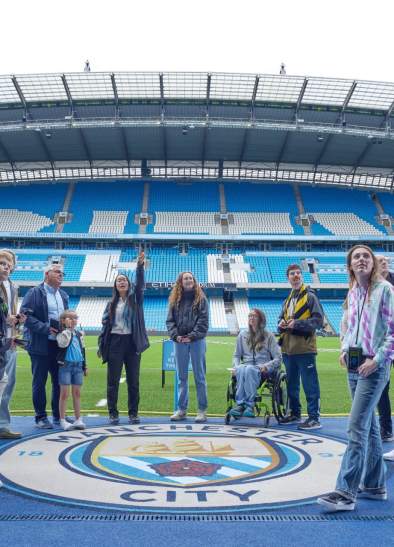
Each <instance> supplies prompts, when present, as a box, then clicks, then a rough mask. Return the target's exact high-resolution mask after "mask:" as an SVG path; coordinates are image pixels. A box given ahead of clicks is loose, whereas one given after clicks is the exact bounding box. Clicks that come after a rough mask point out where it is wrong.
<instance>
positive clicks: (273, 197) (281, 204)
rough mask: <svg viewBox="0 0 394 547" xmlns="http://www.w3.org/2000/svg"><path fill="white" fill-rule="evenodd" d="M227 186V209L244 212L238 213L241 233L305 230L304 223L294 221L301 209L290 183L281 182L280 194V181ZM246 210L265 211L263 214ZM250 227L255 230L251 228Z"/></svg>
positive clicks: (298, 231) (284, 232) (231, 211)
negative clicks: (299, 223)
mask: <svg viewBox="0 0 394 547" xmlns="http://www.w3.org/2000/svg"><path fill="white" fill-rule="evenodd" d="M224 188H225V195H226V204H227V211H228V212H229V213H241V214H240V215H239V216H238V215H237V219H238V220H237V224H238V223H239V224H241V226H242V232H241V233H267V234H269V233H273V234H275V233H276V234H281V233H282V234H300V235H302V234H303V233H304V232H303V229H302V227H301V226H299V225H298V224H296V223H295V218H296V217H297V216H298V209H297V204H296V200H295V196H294V192H293V188H292V187H291V185H289V184H282V185H280V194H278V185H273V184H250V183H246V182H240V183H225V184H224ZM279 195H280V198H279ZM245 213H264V216H259V215H250V216H249V215H247V214H245ZM235 218H236V215H234V219H235ZM251 227H252V231H251V232H249V231H248V230H249V229H250V228H251ZM257 227H258V231H257V232H256V231H255V229H257Z"/></svg>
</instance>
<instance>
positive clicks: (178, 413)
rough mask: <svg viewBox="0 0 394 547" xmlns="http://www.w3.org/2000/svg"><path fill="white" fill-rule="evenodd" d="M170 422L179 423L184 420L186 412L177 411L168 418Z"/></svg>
mask: <svg viewBox="0 0 394 547" xmlns="http://www.w3.org/2000/svg"><path fill="white" fill-rule="evenodd" d="M170 420H171V421H172V422H180V421H181V420H186V410H177V411H176V412H174V414H173V415H172V416H170Z"/></svg>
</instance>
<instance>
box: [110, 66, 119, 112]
mask: <svg viewBox="0 0 394 547" xmlns="http://www.w3.org/2000/svg"><path fill="white" fill-rule="evenodd" d="M111 83H112V91H113V92H114V97H115V118H119V117H120V115H119V114H120V111H119V96H118V88H117V87H116V82H115V74H114V73H112V74H111Z"/></svg>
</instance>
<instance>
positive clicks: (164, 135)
mask: <svg viewBox="0 0 394 547" xmlns="http://www.w3.org/2000/svg"><path fill="white" fill-rule="evenodd" d="M159 79H160V106H161V108H160V110H161V112H160V120H161V125H160V127H161V136H162V142H163V156H164V164H165V167H166V169H167V155H168V154H167V133H166V128H165V124H164V120H165V114H166V112H165V97H164V78H163V73H162V72H160V74H159Z"/></svg>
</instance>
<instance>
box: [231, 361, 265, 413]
mask: <svg viewBox="0 0 394 547" xmlns="http://www.w3.org/2000/svg"><path fill="white" fill-rule="evenodd" d="M235 374H236V377H237V391H236V394H235V402H236V403H237V405H242V404H245V405H246V406H247V407H250V408H253V407H254V401H255V398H256V392H257V388H258V387H259V385H260V382H261V370H260V369H259V367H257V366H255V365H239V366H237V367H236V371H235Z"/></svg>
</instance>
